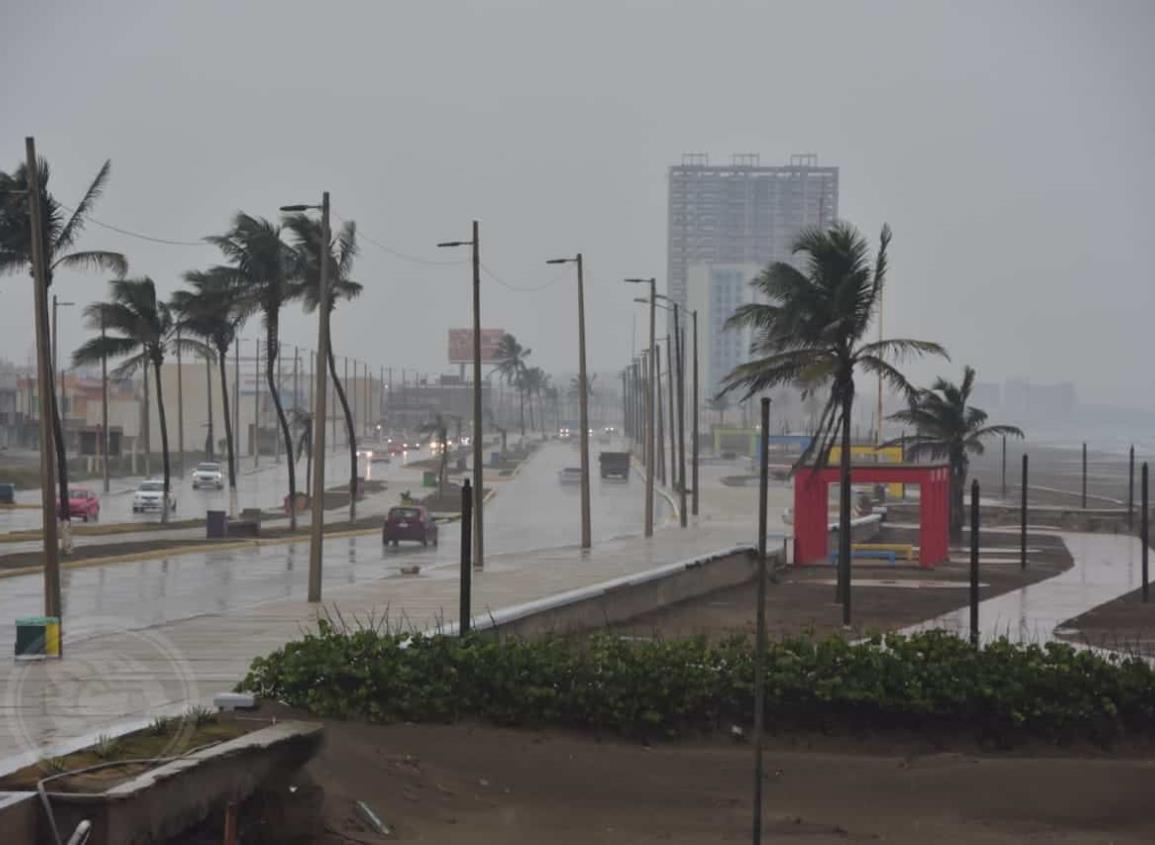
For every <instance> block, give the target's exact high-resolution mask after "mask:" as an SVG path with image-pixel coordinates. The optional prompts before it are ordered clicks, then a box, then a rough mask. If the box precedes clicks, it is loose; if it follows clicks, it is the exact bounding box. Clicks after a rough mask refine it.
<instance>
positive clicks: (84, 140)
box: [0, 0, 1155, 407]
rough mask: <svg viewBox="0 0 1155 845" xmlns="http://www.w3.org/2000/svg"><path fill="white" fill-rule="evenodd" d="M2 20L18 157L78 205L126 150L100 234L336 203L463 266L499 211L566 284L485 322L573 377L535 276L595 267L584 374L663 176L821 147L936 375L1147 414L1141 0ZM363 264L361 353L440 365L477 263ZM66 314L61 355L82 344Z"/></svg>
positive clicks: (163, 230)
mask: <svg viewBox="0 0 1155 845" xmlns="http://www.w3.org/2000/svg"><path fill="white" fill-rule="evenodd" d="M0 32H2V33H3V34H2V38H3V45H4V49H3V51H2V52H0V78H2V79H3V80H4V85H3V89H2V92H3V93H2V94H0V96H2V98H3V103H2V106H3V109H2V112H3V114H4V118H5V119H4V124H3V126H4V132H3V133H2V134H0V167H3V168H4V169H10V168H12V167H14V166H15V165H16V164H17V163H18V161H19V160H20V159H21V157H22V156H23V138H24V136H25V135H26V134H34V135H35V136H36V137H37V141H38V144H39V148H40V150H41V152H42V154H43V155H45V156H47V157H48V158H49V160H50V162H51V163H52V165H53V167H54V172H53V179H52V188H53V191H54V193H56V195H57V196H58V197H59V198H60V199H61V200H62V201H63V202H66V203H68V202H73V201H75V198H76V197H77V196H78V195H79V193H80V191H81V190H82V189H83V187H84V185H85V184H86V183H87V181H88V180H90V179H91V177H92V175H93V174H94V173H95V171H96V169H97V168H98V167H99V166H100V163H101V162H102V161H103V160H104V159H105V158H111V159H112V162H113V177H112V181H111V183H110V186H109V189H108V191H107V193H106V195H105V197H104V198H103V199H102V201H101V202H100V203H99V205H98V207H97V210H96V215H95V216H96V217H97V219H99V220H101V221H104V222H107V223H111V224H113V225H116V226H120V227H123V228H127V229H131V230H135V231H138V232H142V233H146V234H150V235H154V236H159V237H162V238H175V239H179V240H196V239H198V238H199V237H201V236H203V235H205V234H210V233H216V232H220V231H222V230H223V229H224V228H225V227H226V225H227V223H228V219H229V217H230V215H231V214H232V213H233V212H235V211H236V210H238V209H243V210H245V211H248V212H250V213H253V214H259V215H266V216H275V214H276V209H277V206H278V205H281V204H284V203H289V202H306V201H312V200H316V199H318V197H319V193H320V191H321V190H322V189H323V188H328V189H329V190H330V191H331V192H332V195H333V206H334V209H335V210H336V211H337V212H338V213H339V214H340V215H342V216H344V217H346V218H352V219H355V220H357V222H358V224H359V225H360V226H361V228H362V231H363V234H364V235H367V236H368V237H371V238H373V239H375V240H377V241H380V242H381V243H384V244H386V245H388V246H390V247H392V248H395V249H398V250H402V251H404V252H407V253H411V254H416V255H419V256H423V257H430V258H434V259H446V258H449V257H452V256H449V255H446V254H445V251H440V252H441V254H440V255H438V254H437V253H438V252H439V251H438V250H435V249H434V247H433V245H434V244H435V243H436V242H437V241H438V240H445V239H450V238H464V237H467V236H468V226H469V221H470V219H471V218H473V217H477V218H478V219H480V220H481V226H482V230H481V231H482V243H483V261H484V263H485V264H486V265H487V266H488V267H490V268H492V270H493V271H495V272H496V273H497V274H498V275H500V276H501V277H502V278H503V279H504V280H506V281H507V282H508V283H510V284H512V285H517V286H522V287H529V286H536V285H542V284H544V283H546V282H550V281H552V280H558V283H557V284H555V285H553V286H552V287H549V288H547V289H545V290H541V291H538V292H532V293H524V292H522V293H518V292H513V291H510V290H508V289H506V288H504V287H502V286H500V285H498V284H496V283H495V282H492V281H486V282H485V285H484V288H483V295H484V303H483V322H484V324H485V325H486V326H491V327H502V328H505V329H507V330H508V331H510V332H512V333H514V334H515V335H517V337H518V338H519V339H520V340H521V341H522V342H523V343H524V344H525V345H527V346H530V347H532V348H533V349H534V354H533V356H532V357H533V361H534V362H536V363H538V364H540V365H541V366H543V367H545V368H546V369H547V370H550V371H553V372H559V371H563V370H568V371H572V370H573V369H574V368H575V363H574V362H575V359H576V318H575V308H574V304H575V291H574V284H573V283H572V281H571V279H572V270H570V269H568V268H562V269H561V270H560V271H559V270H558V269H557V268H553V267H550V268H547V267H545V266H544V263H543V262H544V261H545V259H547V258H551V257H555V256H559V255H567V254H572V253H573V252H576V251H577V250H582V251H583V252H584V253H585V254H586V256H587V263H588V270H589V272H588V289H587V305H588V323H589V331H590V334H591V347H590V364H591V366H592V367H594V368H596V369H617V368H619V367H621V366H622V365H623V364H624V362H625V360H626V359H627V358H628V356H629V352H630V338H631V326H632V317H633V315H635V314H636V316H637V318H638V322H639V329H640V323H641V318H642V316H643V314H642V311H641V309H640V308H639V307H636V306H633V305H632V304H631V302H630V300H631V297H632V296H633V295H634V290H633V289H630V288H627V287H626V286H625V285H622V284H621V283H620V281H619V280H620V279H621V278H622V277H623V276H627V275H658V276H659V277H661V276H662V275H663V274H664V272H665V224H666V206H665V202H666V183H665V177H666V168H667V166H668V165H670V164H673V163H677V162H678V161H680V158H681V154H682V153H683V152H687V151H701V152H707V153H709V154H710V155H711V159H712V160H713V161H728V160H729V156H730V154H731V153H733V152H757V153H760V154H761V157H762V161H763V162H764V163H778V162H785V161H786V159H787V157H788V156H789V154H790V153H792V152H816V153H818V154H819V156H820V162H821V163H823V164H836V165H838V166H839V167H841V199H840V204H841V212H842V216H843V217H845V218H846V219H848V220H851V221H853V222H855V223H856V224H858V225H859V226H860V227H861V228H862V229H863V230H864V231H865V232H867V233H868V234H869V235H870V236H871V237H872V238H874V237H876V235H877V232H878V229H879V227H880V226H881V224H882V222H883V221H889V222H890V224H891V226H892V227H893V228H894V230H895V239H894V243H893V251H892V256H893V264H892V272H891V275H890V283H889V284H890V287H889V293H888V298H887V334H893V335H906V336H914V337H920V338H927V339H935V340H939V341H941V342H943V343H945V344H946V346H947V347H948V348H949V350H950V352H951V354H952V357H953V359H954V363H953V364H950V365H946V364H934V365H931V366H918V367H914V368H912V373H913V374H914V375H916V376H918V377H920V378H926V377H929V376H931V375H932V374H934V373H935V372H937V371H940V370H943V369H944V368H949V371H950V372H957V370H960V369H961V366H962V364H963V363H964V362H966V363H971V364H973V365H974V366H975V367H976V368H977V369H978V370H979V376H980V378H982V379H985V380H1001V379H1002V378H1004V377H1008V376H1015V375H1028V376H1030V377H1031V378H1034V379H1036V380H1040V381H1051V380H1072V381H1074V382H1075V383H1076V384H1077V387H1078V389H1079V392H1080V397H1081V398H1082V399H1083V400H1084V401H1099V402H1115V403H1125V404H1135V405H1140V406H1144V407H1155V390H1153V388H1155V384H1153V383H1152V382H1153V379H1152V377H1151V376H1150V375H1149V374H1148V370H1149V368H1148V367H1146V365H1145V362H1144V359H1145V353H1146V352H1147V351H1148V349H1147V345H1146V344H1142V343H1141V342H1140V340H1141V339H1143V338H1145V337H1146V335H1147V329H1148V325H1149V322H1148V321H1149V320H1150V317H1151V315H1152V314H1153V313H1155V293H1153V290H1155V277H1153V274H1152V270H1151V266H1152V265H1151V261H1150V260H1149V259H1147V258H1145V257H1144V256H1145V254H1146V248H1147V246H1148V244H1149V243H1150V231H1151V223H1152V211H1151V208H1152V197H1153V196H1155V190H1153V189H1155V164H1153V163H1152V160H1151V150H1152V147H1153V145H1152V142H1153V140H1155V132H1153V129H1155V117H1153V113H1155V112H1153V109H1152V103H1155V54H1152V52H1151V50H1150V45H1151V43H1152V38H1153V36H1155V3H1151V2H1149V1H1147V0H1137V2H1122V1H1121V0H1116V1H1115V2H1098V3H1092V2H1025V0H1024V1H1023V2H1009V0H1000V2H966V3H962V2H956V3H935V2H928V0H912V1H911V2H901V3H900V2H869V3H867V2H842V3H833V2H796V3H771V2H762V3H738V2H717V3H706V2H704V0H699V1H698V2H683V3H609V2H601V0H583V2H580V3H577V2H574V3H566V4H562V3H560V2H544V1H543V2H537V3H530V2H521V3H515V2H485V3H481V2H478V3H457V2H339V3H338V2H334V3H315V2H312V3H303V2H283V0H282V2H261V3H258V2H245V3H235V2H218V1H217V0H199V2H195V3H194V2H186V3H156V2H152V0H148V1H147V2H113V1H112V0H105V2H101V3H71V4H65V3H44V2H35V0H29V2H16V0H0ZM33 68H34V69H35V72H33V70H32V69H33ZM82 245H83V246H85V247H88V248H109V249H119V250H121V251H123V252H125V253H126V254H127V256H128V258H129V260H130V263H131V266H132V271H133V274H134V275H135V274H147V275H150V276H152V277H153V278H154V279H155V280H156V281H157V283H158V284H159V285H160V286H161V287H162V289H164V290H171V289H172V288H174V287H175V286H176V285H177V284H178V283H179V277H180V274H181V273H182V272H183V271H185V270H187V269H192V268H197V267H201V266H204V265H207V264H210V263H213V262H215V261H217V260H218V255H217V254H216V253H215V251H214V250H213V249H211V248H209V247H207V246H206V247H198V246H193V247H187V246H161V245H155V244H150V243H146V242H144V241H139V240H134V239H131V238H126V237H123V236H121V235H118V234H115V233H112V232H108V231H105V230H102V229H100V228H98V227H96V226H93V227H91V228H90V229H89V231H88V232H87V234H86V235H85V238H84V240H83V242H82ZM461 257H462V258H465V257H466V256H465V254H464V253H462V255H461ZM355 275H356V278H357V279H358V280H359V281H361V282H363V283H364V284H365V287H366V292H365V294H364V296H363V297H362V299H361V300H360V301H359V302H358V303H357V304H356V305H355V306H353V307H351V308H350V307H343V310H341V311H339V312H338V317H337V318H336V319H337V324H336V326H335V336H334V343H335V347H336V349H337V351H338V354H342V353H348V354H350V355H355V356H357V357H358V358H362V359H366V360H368V361H370V362H371V363H372V364H374V365H378V364H385V365H388V364H393V365H394V366H407V367H413V366H420V367H422V368H423V369H426V370H435V369H449V368H448V366H447V364H446V363H445V356H446V337H445V335H446V331H445V330H446V328H447V327H448V326H449V325H457V326H466V325H468V319H469V302H470V300H469V298H468V294H469V287H468V283H469V276H468V266H467V265H461V266H431V265H425V264H415V263H411V262H407V261H402V260H399V259H397V258H395V257H392V256H390V255H388V254H386V253H384V252H382V251H381V250H379V249H378V248H377V247H375V246H373V245H371V244H370V243H368V242H364V243H363V245H362V255H361V257H360V259H359V262H358V264H357V268H356V274H355ZM58 286H59V289H58V291H57V292H58V293H59V294H60V295H61V296H62V298H67V299H72V300H75V301H77V302H79V303H82V304H83V303H87V302H89V301H91V300H93V299H96V298H99V297H102V296H103V295H104V292H105V287H104V285H103V279H101V278H100V277H98V276H91V275H88V276H85V275H78V274H63V275H62V276H60V277H59V278H58ZM0 303H2V306H0V356H6V357H10V358H13V359H15V360H17V361H19V362H23V361H24V360H26V358H28V357H30V354H31V342H32V337H31V332H30V331H29V326H30V322H31V321H30V315H31V291H30V289H29V284H28V283H27V281H26V279H25V278H23V277H5V278H4V279H2V280H0ZM73 311H74V313H72V314H68V315H67V316H65V317H64V318H63V319H62V322H61V330H62V340H61V346H62V350H63V349H64V348H68V349H71V348H73V347H75V346H76V345H77V343H78V342H79V341H80V340H81V339H82V329H81V326H80V319H79V314H78V313H75V312H78V311H79V309H73ZM286 323H287V325H286V332H285V339H286V341H287V342H289V343H293V342H298V343H301V344H310V343H312V342H313V340H314V337H315V332H314V328H313V324H312V322H311V321H307V320H306V319H305V318H303V317H302V316H300V315H299V313H298V310H297V309H296V308H293V309H292V311H291V312H290V315H289V316H288V318H287V320H286ZM253 333H254V332H253V331H252V330H250V332H249V334H250V336H251V335H253ZM639 336H640V334H639ZM1132 391H1134V393H1132ZM1136 394H1137V395H1136Z"/></svg>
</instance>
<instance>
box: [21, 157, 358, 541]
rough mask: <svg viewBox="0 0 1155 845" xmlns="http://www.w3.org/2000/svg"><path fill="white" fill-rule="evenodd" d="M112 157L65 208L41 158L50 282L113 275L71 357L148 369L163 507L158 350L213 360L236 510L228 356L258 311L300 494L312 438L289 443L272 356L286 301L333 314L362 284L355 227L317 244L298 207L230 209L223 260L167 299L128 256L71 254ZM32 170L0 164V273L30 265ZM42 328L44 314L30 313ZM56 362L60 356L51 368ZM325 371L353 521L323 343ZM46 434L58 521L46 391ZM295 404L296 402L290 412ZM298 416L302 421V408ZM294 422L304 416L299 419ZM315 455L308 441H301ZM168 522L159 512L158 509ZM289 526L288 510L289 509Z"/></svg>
mask: <svg viewBox="0 0 1155 845" xmlns="http://www.w3.org/2000/svg"><path fill="white" fill-rule="evenodd" d="M110 171H111V165H110V163H109V162H105V164H104V166H103V167H101V169H100V171H99V172H98V173H97V175H96V178H95V179H94V180H93V181H92V183H91V184H90V186H89V188H88V190H87V191H86V192H85V193H84V195H83V196H82V197H81V199H80V201H79V202H78V203H77V204H76V207H75V208H74V209H69V208H68V207H67V206H65V205H63V204H62V203H60V202H59V201H57V200H56V198H55V197H54V196H53V195H52V194H51V192H50V191H49V190H48V183H49V168H48V164H47V163H46V162H44V161H41V162H40V163H39V173H38V176H39V184H40V195H41V196H40V203H41V214H42V219H43V232H42V233H41V235H42V242H43V244H44V247H45V264H46V276H47V282H48V284H49V285H51V284H52V280H53V276H54V274H55V272H56V271H57V270H58V269H72V270H93V271H105V272H109V273H111V274H112V276H113V278H112V280H111V281H110V283H109V294H110V295H109V299H108V300H107V301H104V302H95V303H93V304H92V305H90V306H88V308H86V309H85V317H86V321H87V325H88V326H89V328H92V329H97V330H102V336H100V337H95V338H92V339H91V340H89V341H87V342H86V343H84V344H83V345H82V346H81V347H80V348H79V349H77V350H76V352H75V353H74V355H73V361H74V363H76V364H87V363H92V362H99V361H102V360H106V359H109V358H117V359H123V361H122V363H121V364H120V365H119V366H118V367H117V368H116V370H114V374H115V375H118V376H125V375H128V374H130V373H132V372H135V371H137V370H142V369H144V370H147V369H148V368H151V369H152V370H153V371H154V374H155V378H154V383H155V392H156V393H155V395H156V401H157V407H158V421H159V424H160V434H161V444H162V450H163V453H164V454H163V465H164V486H165V492H166V496H165V503H166V506H167V502H168V496H167V493H168V491H169V488H170V485H171V478H170V466H169V449H168V425H167V419H166V414H165V406H164V400H163V386H162V384H161V378H160V367H161V365H162V364H163V362H164V359H165V357H166V354H168V353H169V352H171V351H175V350H176V349H177V348H178V347H179V348H180V349H182V350H183V349H188V350H191V351H193V352H195V353H196V354H199V355H201V356H203V357H204V358H205V360H206V361H215V362H216V363H217V372H218V376H219V378H220V382H221V395H222V398H223V402H224V408H223V410H224V420H225V439H226V443H227V453H228V477H229V489H230V493H231V496H232V507H233V509H234V510H235V508H236V454H235V445H234V438H235V432H233V430H232V418H231V414H230V409H229V390H228V374H227V367H226V357H227V354H228V350H229V348H230V346H232V345H233V343H234V341H235V340H236V338H237V336H238V335H239V333H240V331H241V329H242V327H243V326H244V325H245V323H246V322H247V321H248V320H249V319H250V318H252V317H255V316H257V315H259V316H260V319H261V322H262V324H263V328H264V332H265V353H266V354H265V373H264V375H265V380H266V382H267V384H268V388H269V392H270V395H271V397H272V401H273V405H274V407H275V409H276V414H277V422H278V425H279V428H280V436H281V439H282V443H283V445H284V447H285V454H286V455H287V456H288V459H289V460H288V471H289V479H288V486H289V501H290V502H295V501H296V498H297V495H296V493H297V489H296V488H297V485H296V468H295V464H296V457H299V454H300V451H301V447H305V448H309V447H311V443H309V442H307V440H306V438H304V437H302V438H300V447H298V448H296V449H294V437H293V435H292V430H291V428H290V423H289V417H288V416H287V414H286V412H285V408H284V405H283V403H282V401H281V396H280V391H279V390H278V389H277V384H276V361H277V360H279V356H280V346H281V340H280V324H281V312H282V309H283V308H284V307H285V306H286V305H288V304H290V303H292V302H295V301H300V302H301V303H302V304H303V305H304V308H305V310H306V311H312V310H314V309H316V308H318V307H321V306H322V305H323V306H324V307H326V308H328V309H329V310H330V312H331V311H332V310H333V308H334V307H335V306H336V303H337V301H338V300H341V299H352V298H354V297H356V296H357V295H358V294H359V293H360V292H361V285H360V284H358V283H357V282H355V281H353V280H352V279H351V278H350V273H351V272H352V268H353V261H354V258H355V257H356V255H357V230H356V225H355V224H354V223H352V222H348V223H346V224H344V225H343V226H342V227H341V229H340V230H339V231H338V232H336V234H335V237H331V238H330V243H329V244H322V232H321V225H320V223H319V222H317V221H315V220H313V219H311V218H310V217H308V216H307V215H305V214H296V215H292V216H290V217H288V218H286V220H285V221H284V224H283V225H281V224H276V223H273V222H271V221H269V220H266V219H263V218H260V217H254V216H252V215H249V214H245V213H243V212H242V213H238V214H237V215H235V216H234V218H233V220H232V221H231V225H230V227H229V229H228V231H226V232H225V233H224V234H222V235H218V236H213V237H209V238H206V239H205V240H206V241H207V242H208V243H210V244H213V245H214V246H216V247H217V248H218V249H219V250H220V252H221V255H222V257H223V261H222V263H220V264H217V265H215V266H211V267H208V268H206V269H203V270H191V271H189V272H188V273H186V274H185V276H184V281H185V282H186V283H187V287H186V288H183V289H180V290H178V291H176V292H175V293H174V294H173V295H172V297H171V298H170V299H169V300H168V301H164V300H163V299H161V298H159V297H158V295H157V286H156V284H155V283H154V282H153V280H152V279H150V278H148V277H147V276H141V277H137V278H132V279H129V278H126V276H127V273H128V262H127V260H126V259H125V257H124V256H123V255H121V254H120V253H117V252H108V251H99V250H77V248H76V246H77V242H78V240H79V238H80V235H81V233H82V232H83V230H84V227H85V224H86V222H88V220H89V218H90V215H91V212H92V208H93V206H94V204H95V203H96V201H97V200H98V199H99V197H100V195H101V194H102V192H103V191H104V188H105V186H106V185H107V182H108V178H109V174H110ZM28 183H29V180H28V173H27V172H26V168H25V167H24V166H23V165H21V166H19V167H17V168H16V169H15V170H14V171H12V173H10V174H9V173H4V172H2V171H0V274H3V273H13V272H18V271H20V270H29V271H30V270H31V261H32V233H31V225H30V215H29V213H28V197H27V187H28ZM322 255H324V256H325V258H324V260H326V261H328V262H329V278H330V287H329V297H328V302H326V303H322V302H321V292H320V275H321V274H320V268H321V263H320V262H321V260H322V258H321V256H322ZM38 318H39V319H40V320H41V321H42V322H43V328H44V331H45V332H46V333H47V326H48V314H47V311H46V310H45V311H44V312H43V313H41V314H39V315H38ZM55 366H59V364H58V363H55V364H54V367H55ZM328 366H329V373H330V375H331V377H332V380H333V385H334V389H335V391H336V393H337V397H338V399H339V401H340V403H341V406H342V411H343V413H344V417H345V425H346V429H347V433H348V441H349V458H350V479H349V483H350V517H351V518H352V517H353V516H354V515H355V512H356V504H355V503H356V476H357V445H356V433H355V431H354V423H353V415H352V412H351V409H350V406H349V401H348V398H347V397H346V395H345V390H344V385H343V384H342V383H341V380H340V378H339V377H338V375H337V368H336V357H335V355H334V353H333V349H332V346H331V345H330V348H329V350H328ZM52 398H53V413H54V417H55V419H54V420H53V423H54V425H53V430H54V440H55V447H56V452H57V467H58V473H59V482H58V483H59V486H60V498H61V514H62V518H67V514H68V506H67V502H68V491H67V464H66V462H65V455H64V441H63V436H62V432H61V426H60V415H59V411H58V410H57V405H56V397H55V396H53V397H52ZM295 410H296V409H295ZM298 416H303V417H305V418H307V417H308V415H307V414H305V415H301V414H299V413H298ZM297 423H298V427H299V426H300V420H297ZM309 451H311V448H309ZM164 516H165V518H167V509H166V511H165V514H164ZM290 518H291V522H292V525H293V527H294V528H295V527H296V521H297V518H296V508H295V507H293V508H290Z"/></svg>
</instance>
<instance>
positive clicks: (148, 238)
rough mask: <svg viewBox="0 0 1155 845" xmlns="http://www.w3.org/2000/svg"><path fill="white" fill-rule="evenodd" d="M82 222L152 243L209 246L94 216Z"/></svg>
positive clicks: (73, 209)
mask: <svg viewBox="0 0 1155 845" xmlns="http://www.w3.org/2000/svg"><path fill="white" fill-rule="evenodd" d="M57 205H59V206H60V207H61V208H63V209H64V210H65V211H69V212H72V213H75V212H76V209H75V208H71V207H69V206H67V205H65V204H64V203H62V202H57ZM84 222H85V223H92V224H94V225H96V226H99V227H100V228H102V229H108V230H109V231H111V232H118V233H120V234H122V235H127V236H128V237H130V238H138V239H139V240H142V241H149V242H151V243H154V244H165V245H167V246H210V244H207V243H205V242H204V241H179V240H176V239H175V238H157V237H153V236H152V235H142V234H141V233H140V232H132V231H129V230H128V229H122V228H120V227H119V226H113V225H112V224H111V223H104V222H102V221H100V220H97V219H96V218H95V217H86V218H85V220H84Z"/></svg>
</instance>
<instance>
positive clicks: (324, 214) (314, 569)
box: [281, 191, 330, 602]
mask: <svg viewBox="0 0 1155 845" xmlns="http://www.w3.org/2000/svg"><path fill="white" fill-rule="evenodd" d="M316 208H317V206H315V205H285V206H281V211H283V212H298V211H307V210H309V209H316ZM320 208H321V243H320V244H318V245H317V249H318V251H319V253H320V255H319V261H320V264H321V273H320V276H321V279H320V288H321V289H320V291H319V296H318V301H319V307H318V308H317V315H318V316H317V357H316V361H317V364H316V368H315V377H316V386H315V388H314V391H313V479H312V480H313V489H312V493H311V501H310V503H309V504H310V506H311V508H312V524H311V526H310V531H309V601H310V602H319V601H320V600H321V564H322V559H321V552H322V546H323V541H324V530H325V501H324V500H325V412H326V403H325V399H326V395H327V390H328V388H327V385H326V383H325V375H326V373H327V372H328V368H327V361H328V351H329V311H330V308H329V254H328V252H329V192H328V191H325V192H324V193H322V194H321V206H320ZM293 506H296V503H295V502H294V503H293Z"/></svg>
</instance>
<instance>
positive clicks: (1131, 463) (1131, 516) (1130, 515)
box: [1127, 445, 1135, 531]
mask: <svg viewBox="0 0 1155 845" xmlns="http://www.w3.org/2000/svg"><path fill="white" fill-rule="evenodd" d="M1127 530H1128V531H1134V530H1135V446H1134V445H1132V446H1131V455H1130V457H1129V458H1128V461H1127Z"/></svg>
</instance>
